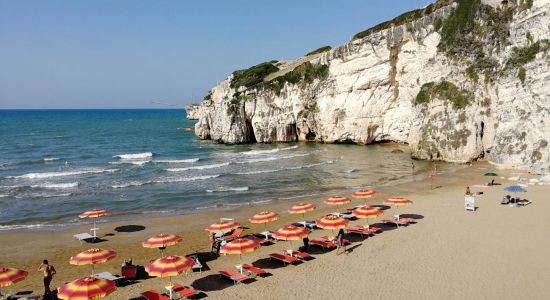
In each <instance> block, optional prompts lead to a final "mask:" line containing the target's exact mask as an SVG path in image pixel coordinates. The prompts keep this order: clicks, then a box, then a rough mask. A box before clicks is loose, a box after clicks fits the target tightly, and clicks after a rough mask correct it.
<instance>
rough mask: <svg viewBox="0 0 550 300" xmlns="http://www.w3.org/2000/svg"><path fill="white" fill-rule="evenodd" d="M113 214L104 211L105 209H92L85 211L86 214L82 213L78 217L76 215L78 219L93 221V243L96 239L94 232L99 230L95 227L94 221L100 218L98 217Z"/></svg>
mask: <svg viewBox="0 0 550 300" xmlns="http://www.w3.org/2000/svg"><path fill="white" fill-rule="evenodd" d="M112 214H113V213H112V212H111V211H109V210H105V209H92V210H89V211H86V212H83V213H81V214H80V215H78V217H79V218H80V219H93V220H94V227H93V228H92V231H93V232H94V241H95V239H96V237H97V235H96V231H97V230H98V229H99V228H97V227H96V220H97V218H100V217H105V216H110V215H112Z"/></svg>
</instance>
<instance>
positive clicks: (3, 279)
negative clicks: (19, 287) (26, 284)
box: [0, 267, 29, 287]
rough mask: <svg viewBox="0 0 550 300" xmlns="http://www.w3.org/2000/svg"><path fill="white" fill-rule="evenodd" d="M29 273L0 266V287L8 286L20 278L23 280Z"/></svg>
mask: <svg viewBox="0 0 550 300" xmlns="http://www.w3.org/2000/svg"><path fill="white" fill-rule="evenodd" d="M27 275H29V272H27V271H23V270H19V269H15V268H2V267H0V287H5V286H10V285H12V284H14V283H17V282H19V281H21V280H24V279H25V278H27Z"/></svg>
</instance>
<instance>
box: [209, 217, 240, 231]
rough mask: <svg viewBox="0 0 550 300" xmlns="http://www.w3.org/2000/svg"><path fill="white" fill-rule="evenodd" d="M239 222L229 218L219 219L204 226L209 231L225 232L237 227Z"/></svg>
mask: <svg viewBox="0 0 550 300" xmlns="http://www.w3.org/2000/svg"><path fill="white" fill-rule="evenodd" d="M239 226H241V224H239V223H237V222H234V221H229V220H220V221H218V222H216V223H214V224H212V225H210V226H208V228H206V231H208V232H210V233H226V232H229V231H231V230H233V229H237V228H238V227H239Z"/></svg>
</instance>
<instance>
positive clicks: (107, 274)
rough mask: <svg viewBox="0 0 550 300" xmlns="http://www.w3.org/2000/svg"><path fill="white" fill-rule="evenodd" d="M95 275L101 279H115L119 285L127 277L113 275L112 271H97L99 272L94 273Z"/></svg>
mask: <svg viewBox="0 0 550 300" xmlns="http://www.w3.org/2000/svg"><path fill="white" fill-rule="evenodd" d="M93 277H96V278H101V279H107V280H110V281H114V283H115V284H116V285H117V286H118V285H119V284H120V283H121V282H122V280H124V279H125V278H124V277H122V276H118V275H113V274H111V273H110V272H101V273H97V274H94V275H93Z"/></svg>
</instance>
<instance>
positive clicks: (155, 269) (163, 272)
mask: <svg viewBox="0 0 550 300" xmlns="http://www.w3.org/2000/svg"><path fill="white" fill-rule="evenodd" d="M194 265H195V260H194V259H192V258H189V257H185V256H177V255H169V256H165V257H162V258H159V259H157V260H155V261H153V262H152V263H150V264H148V265H147V266H145V271H147V273H148V274H149V275H150V276H155V277H169V278H170V285H169V287H170V288H169V290H170V299H172V276H177V275H179V274H181V273H183V272H187V271H189V270H191V269H192V268H193V266H194Z"/></svg>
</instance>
